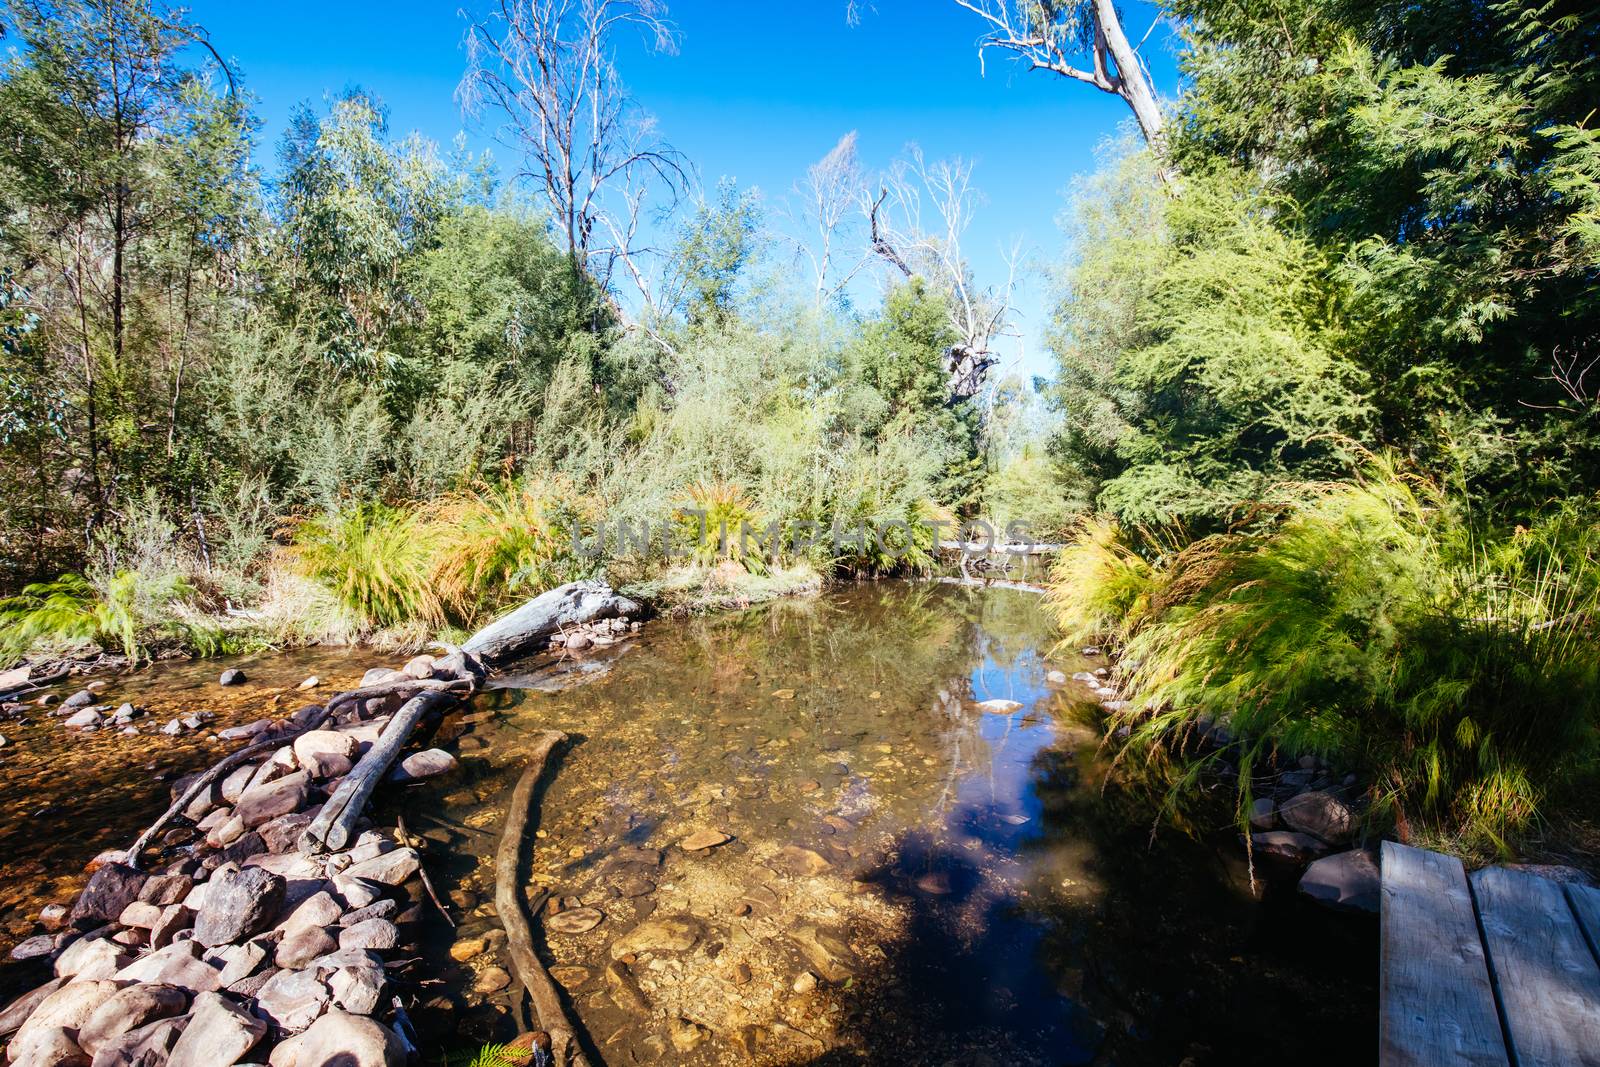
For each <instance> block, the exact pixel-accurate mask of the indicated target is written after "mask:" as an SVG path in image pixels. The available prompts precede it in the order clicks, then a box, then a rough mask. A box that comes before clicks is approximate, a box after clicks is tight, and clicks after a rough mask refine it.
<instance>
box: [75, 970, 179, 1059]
mask: <svg viewBox="0 0 1600 1067" xmlns="http://www.w3.org/2000/svg"><path fill="white" fill-rule="evenodd" d="M188 1010H189V994H188V993H187V992H186V991H184V990H182V989H179V988H178V987H177V986H171V985H161V984H159V983H151V984H141V985H132V986H129V987H127V988H126V989H120V990H118V991H117V992H116V993H115V994H114V995H112V996H111V997H110V998H108V999H107V1000H106V1001H105V1002H104V1003H103V1004H101V1005H100V1006H99V1007H97V1008H95V1010H94V1012H93V1014H91V1015H90V1016H89V1018H88V1019H86V1020H85V1021H84V1024H83V1026H82V1028H81V1029H80V1030H79V1031H78V1044H79V1045H80V1046H81V1047H82V1048H83V1050H84V1051H85V1052H87V1053H88V1054H89V1055H91V1056H93V1055H94V1054H95V1053H97V1052H99V1051H100V1050H101V1049H102V1048H104V1047H105V1046H106V1045H109V1044H111V1043H112V1042H113V1041H115V1040H116V1039H117V1038H119V1037H121V1036H122V1035H123V1034H125V1033H127V1032H128V1031H130V1030H137V1029H138V1028H139V1027H141V1026H145V1025H147V1024H149V1023H152V1022H154V1021H155V1020H157V1019H168V1018H172V1017H173V1016H176V1015H182V1014H183V1013H184V1012H186V1011H188Z"/></svg>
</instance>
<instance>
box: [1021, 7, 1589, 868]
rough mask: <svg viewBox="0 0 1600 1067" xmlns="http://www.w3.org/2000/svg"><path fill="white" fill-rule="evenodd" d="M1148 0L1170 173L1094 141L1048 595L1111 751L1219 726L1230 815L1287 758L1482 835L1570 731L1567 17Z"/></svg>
mask: <svg viewBox="0 0 1600 1067" xmlns="http://www.w3.org/2000/svg"><path fill="white" fill-rule="evenodd" d="M1172 9H1173V12H1174V14H1176V15H1177V16H1179V18H1180V19H1181V20H1182V25H1183V26H1184V32H1185V43H1186V49H1185V53H1184V66H1185V69H1186V71H1187V73H1188V75H1189V77H1190V79H1191V81H1190V84H1189V87H1188V90H1187V92H1186V93H1185V95H1184V97H1183V99H1182V100H1181V102H1180V104H1179V107H1178V109H1177V114H1176V119H1177V121H1176V122H1175V123H1173V125H1172V128H1171V131H1170V136H1169V139H1168V141H1167V144H1166V151H1167V158H1166V159H1165V160H1164V167H1163V170H1164V176H1165V178H1166V180H1165V181H1163V180H1162V178H1161V177H1160V176H1158V174H1157V169H1158V168H1157V165H1156V163H1155V162H1154V161H1153V160H1152V159H1151V157H1150V155H1149V153H1148V152H1147V151H1139V150H1135V149H1134V148H1133V147H1132V146H1130V145H1128V144H1122V145H1120V146H1117V149H1116V151H1115V152H1114V153H1113V156H1112V160H1111V162H1110V164H1109V165H1108V166H1107V167H1106V168H1105V169H1104V170H1102V171H1101V173H1099V174H1098V175H1096V176H1095V177H1094V178H1092V179H1090V180H1089V181H1087V182H1086V183H1084V184H1083V185H1082V186H1080V188H1079V190H1078V192H1077V195H1076V197H1075V202H1074V208H1073V211H1072V213H1071V225H1072V230H1073V234H1074V236H1075V238H1076V241H1075V246H1074V247H1075V254H1074V258H1073V260H1072V261H1071V262H1070V263H1069V264H1068V266H1067V269H1066V271H1065V272H1064V275H1063V278H1062V281H1063V287H1062V299H1061V300H1060V302H1059V304H1058V308H1057V314H1056V321H1055V329H1054V334H1053V348H1054V351H1055V353H1056V355H1057V357H1058V360H1059V363H1060V368H1061V373H1060V376H1059V379H1058V380H1057V382H1056V383H1055V384H1054V386H1053V393H1052V395H1053V398H1054V400H1055V402H1056V404H1057V405H1058V407H1059V408H1060V409H1061V410H1062V411H1063V412H1064V413H1065V416H1066V417H1065V419H1064V420H1063V423H1062V432H1061V433H1060V434H1059V435H1058V436H1057V438H1056V439H1055V442H1054V450H1055V453H1056V455H1057V457H1058V458H1059V459H1060V460H1061V461H1062V462H1063V464H1064V466H1065V467H1066V468H1067V469H1069V470H1070V471H1072V472H1073V475H1074V482H1073V484H1074V486H1075V487H1076V488H1077V489H1078V490H1079V491H1080V492H1081V493H1083V494H1084V495H1085V496H1086V497H1088V498H1089V499H1090V500H1091V501H1092V502H1093V504H1094V506H1095V507H1096V508H1097V509H1098V510H1100V511H1101V512H1103V513H1104V517H1103V518H1100V519H1097V520H1094V521H1091V522H1087V523H1085V524H1084V525H1083V526H1082V527H1081V528H1080V529H1079V531H1078V532H1077V533H1076V535H1075V536H1074V538H1073V544H1072V548H1071V549H1070V550H1069V551H1068V552H1067V553H1066V554H1065V556H1064V557H1063V558H1062V560H1061V561H1060V563H1059V565H1058V567H1057V570H1056V574H1055V592H1054V596H1053V601H1052V602H1053V604H1054V605H1055V609H1056V611H1057V612H1058V615H1059V618H1060V620H1061V622H1062V623H1063V625H1064V627H1065V628H1066V629H1067V631H1068V633H1069V634H1071V635H1072V636H1073V637H1074V638H1081V639H1088V638H1090V637H1091V636H1092V637H1094V638H1096V639H1100V638H1104V639H1106V640H1110V641H1112V642H1115V643H1117V644H1118V645H1119V646H1121V647H1122V649H1123V652H1124V655H1125V663H1126V665H1127V670H1126V674H1125V679H1124V681H1125V685H1126V686H1127V688H1128V690H1129V696H1130V697H1131V699H1132V706H1131V707H1130V708H1129V709H1128V710H1126V711H1124V712H1122V713H1120V714H1119V716H1118V718H1119V720H1120V722H1121V723H1123V724H1125V725H1127V726H1128V727H1129V729H1130V730H1131V735H1132V740H1133V742H1134V748H1135V750H1136V751H1139V752H1142V753H1144V754H1145V755H1146V756H1151V755H1153V754H1158V758H1165V756H1166V755H1167V754H1170V753H1171V752H1173V751H1174V750H1181V749H1183V748H1184V747H1185V745H1186V744H1187V742H1188V739H1189V738H1191V737H1192V735H1193V732H1194V731H1195V730H1196V728H1197V725H1199V724H1204V723H1210V722H1224V723H1226V724H1228V727H1229V729H1230V730H1231V731H1232V733H1233V734H1234V735H1235V736H1238V737H1241V738H1243V739H1244V740H1243V742H1242V744H1243V745H1244V755H1245V760H1244V767H1243V768H1242V770H1243V771H1244V772H1246V773H1244V774H1242V775H1241V780H1242V781H1243V782H1244V784H1245V789H1244V790H1243V796H1244V798H1245V799H1246V800H1248V798H1249V795H1250V790H1249V774H1248V772H1249V770H1250V769H1251V767H1252V766H1257V767H1259V766H1264V765H1265V764H1266V763H1268V762H1269V761H1270V760H1271V759H1272V758H1273V757H1275V756H1282V755H1288V756H1290V757H1294V756H1298V755H1300V754H1304V753H1315V754H1318V755H1322V756H1327V757H1331V758H1335V759H1338V760H1340V761H1342V762H1343V763H1344V764H1345V765H1346V766H1348V767H1352V768H1355V769H1359V770H1360V771H1362V772H1363V774H1364V775H1365V779H1364V780H1365V781H1366V782H1367V783H1368V784H1369V786H1370V790H1369V793H1368V799H1369V800H1370V801H1372V806H1371V809H1370V810H1371V813H1372V815H1373V816H1374V818H1381V817H1383V816H1394V817H1396V818H1399V819H1401V820H1402V821H1405V820H1408V819H1409V820H1410V825H1411V826H1412V827H1413V829H1418V828H1420V829H1425V830H1427V831H1429V832H1433V833H1436V834H1440V835H1443V836H1444V837H1446V838H1455V839H1456V840H1458V841H1459V842H1460V843H1463V844H1483V843H1485V842H1487V843H1491V844H1495V845H1498V846H1499V847H1504V845H1505V842H1506V841H1507V836H1508V834H1510V833H1512V832H1515V831H1518V830H1521V829H1525V828H1527V827H1528V826H1530V825H1532V824H1533V823H1534V821H1535V820H1536V818H1537V816H1538V813H1539V811H1540V808H1541V805H1542V804H1545V803H1547V802H1548V801H1549V799H1550V797H1551V796H1552V794H1553V793H1555V792H1559V790H1560V789H1561V787H1562V786H1563V785H1567V784H1570V783H1572V782H1573V781H1574V780H1575V778H1578V777H1581V776H1582V775H1584V774H1590V773H1592V772H1593V770H1594V768H1595V757H1596V748H1595V742H1596V737H1597V730H1600V703H1597V702H1596V701H1595V700H1594V699H1593V693H1594V692H1595V686H1596V681H1597V679H1600V640H1597V638H1600V634H1597V626H1600V603H1597V601H1596V589H1597V585H1596V575H1597V574H1600V557H1597V555H1596V550H1597V544H1600V534H1597V526H1596V516H1597V513H1600V508H1597V498H1596V491H1597V490H1600V375H1597V374H1596V373H1595V368H1596V361H1597V359H1600V348H1597V347H1596V344H1597V338H1600V285H1597V281H1600V276H1597V275H1600V261H1597V259H1596V257H1595V244H1594V236H1595V232H1596V231H1595V221H1596V218H1597V215H1596V209H1597V206H1600V200H1597V198H1596V197H1597V193H1600V184H1597V183H1596V175H1597V171H1596V159H1597V157H1596V154H1595V153H1596V141H1595V138H1594V133H1593V131H1592V129H1591V128H1590V127H1591V126H1592V123H1593V119H1594V111H1593V108H1594V102H1595V101H1596V100H1597V99H1600V47H1597V46H1600V12H1597V11H1596V10H1595V9H1594V8H1593V6H1592V5H1583V4H1577V3H1561V2H1559V0H1558V2H1548V0H1536V2H1518V0H1509V2H1497V3H1484V2H1480V0H1469V2H1460V3H1456V2H1451V0H1446V2H1442V3H1434V4H1427V5H1420V6H1419V5H1406V4H1397V3H1386V2H1378V3H1365V2H1363V3H1351V2H1347V0H1296V2H1291V3H1288V4H1282V3H1272V4H1265V3H1254V2H1250V0H1245V2H1236V0H1177V2H1175V3H1174V4H1173V5H1172ZM1176 780H1177V781H1178V782H1179V784H1180V785H1189V784H1194V783H1195V782H1197V781H1199V780H1200V778H1199V777H1198V775H1197V768H1195V767H1193V766H1188V767H1185V768H1184V769H1183V770H1182V771H1181V772H1180V774H1179V775H1178V778H1177V779H1176ZM1241 810H1243V809H1241Z"/></svg>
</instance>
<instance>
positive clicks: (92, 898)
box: [72, 862, 150, 926]
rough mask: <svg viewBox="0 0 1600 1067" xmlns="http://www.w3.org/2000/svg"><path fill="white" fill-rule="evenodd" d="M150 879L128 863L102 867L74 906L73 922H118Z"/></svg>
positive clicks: (85, 887)
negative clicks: (124, 910) (123, 911)
mask: <svg viewBox="0 0 1600 1067" xmlns="http://www.w3.org/2000/svg"><path fill="white" fill-rule="evenodd" d="M149 877H150V876H149V875H147V874H145V873H144V872H143V871H140V870H135V869H134V868H132V867H130V866H128V865H127V864H126V863H116V862H112V863H105V864H102V865H101V866H100V869H99V870H97V871H95V872H94V874H93V875H91V876H90V878H89V884H88V885H86V886H84V889H83V892H82V893H80V894H79V895H78V900H77V903H75V904H73V906H72V922H73V923H75V924H77V925H79V926H98V925H99V924H101V923H109V922H115V921H116V920H117V918H118V917H119V916H121V915H122V909H123V908H126V907H127V906H128V905H129V904H132V903H133V902H134V901H135V900H138V899H139V891H140V890H141V889H143V888H144V883H145V882H146V881H147V880H148V879H149Z"/></svg>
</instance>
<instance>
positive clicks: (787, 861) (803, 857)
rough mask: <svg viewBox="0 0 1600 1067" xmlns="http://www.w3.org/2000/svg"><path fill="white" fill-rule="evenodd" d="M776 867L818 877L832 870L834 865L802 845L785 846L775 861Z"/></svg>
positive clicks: (779, 851)
mask: <svg viewBox="0 0 1600 1067" xmlns="http://www.w3.org/2000/svg"><path fill="white" fill-rule="evenodd" d="M773 863H774V865H775V866H777V867H779V868H781V869H783V870H787V871H789V872H791V873H793V874H799V875H806V876H813V877H814V876H816V875H819V874H821V873H822V872H823V871H826V870H828V869H830V868H831V867H832V866H833V864H832V863H830V862H829V861H828V860H827V859H826V858H824V857H823V856H822V854H821V853H819V852H814V851H812V850H811V849H809V848H803V847H801V846H800V845H785V846H784V847H783V848H781V849H779V850H778V854H777V856H776V857H774V859H773Z"/></svg>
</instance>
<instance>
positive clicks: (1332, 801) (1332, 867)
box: [1072, 648, 1381, 915]
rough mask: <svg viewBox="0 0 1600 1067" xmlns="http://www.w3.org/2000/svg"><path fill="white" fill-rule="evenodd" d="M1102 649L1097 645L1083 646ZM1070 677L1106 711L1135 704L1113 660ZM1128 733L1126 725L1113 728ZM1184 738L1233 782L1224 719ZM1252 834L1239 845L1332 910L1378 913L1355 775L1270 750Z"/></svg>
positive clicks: (1253, 785)
mask: <svg viewBox="0 0 1600 1067" xmlns="http://www.w3.org/2000/svg"><path fill="white" fill-rule="evenodd" d="M1084 653H1085V654H1086V655H1100V654H1101V650H1100V649H1098V648H1088V649H1084ZM1072 680H1073V681H1074V682H1076V683H1078V685H1080V686H1081V687H1083V689H1085V690H1087V691H1088V692H1089V693H1091V694H1092V695H1093V696H1094V697H1095V698H1096V699H1098V700H1099V702H1100V706H1101V707H1102V708H1103V709H1104V710H1105V711H1107V712H1109V713H1111V714H1112V715H1126V714H1128V713H1130V712H1132V711H1134V710H1135V709H1134V708H1133V704H1132V703H1131V702H1130V701H1129V700H1128V699H1127V694H1125V693H1124V692H1122V690H1121V689H1120V688H1119V686H1118V684H1117V671H1116V668H1115V667H1097V668H1096V669H1095V670H1093V671H1080V672H1078V673H1077V674H1074V675H1073V677H1072ZM1114 729H1115V731H1116V732H1117V733H1118V735H1119V736H1121V737H1126V736H1128V732H1129V730H1130V727H1129V726H1127V725H1126V724H1123V725H1120V726H1116V727H1114ZM1190 744H1191V745H1192V746H1193V747H1194V748H1195V749H1197V750H1198V751H1200V752H1204V753H1206V754H1208V755H1211V756H1214V757H1216V758H1217V760H1218V761H1219V770H1218V772H1217V773H1218V774H1219V775H1220V776H1221V777H1222V778H1224V779H1226V780H1228V781H1229V782H1231V783H1233V784H1235V785H1237V784H1238V782H1239V774H1240V768H1239V762H1238V759H1237V752H1238V739H1237V738H1235V737H1233V736H1232V734H1231V732H1230V731H1229V729H1228V727H1227V725H1226V724H1225V723H1217V722H1213V721H1211V720H1209V719H1203V720H1201V721H1200V722H1199V723H1198V724H1197V727H1196V729H1195V732H1194V736H1193V738H1192V741H1191V742H1190ZM1250 790H1251V795H1252V796H1253V797H1254V798H1255V799H1254V800H1253V801H1252V803H1251V809H1250V833H1249V834H1248V835H1247V836H1244V837H1242V839H1241V845H1242V846H1243V847H1244V848H1245V849H1246V850H1247V851H1248V853H1249V855H1250V857H1251V860H1252V862H1262V863H1266V864H1270V865H1273V866H1274V867H1275V868H1277V871H1278V873H1283V872H1287V873H1288V874H1290V875H1295V876H1297V878H1298V882H1297V885H1298V889H1299V892H1300V893H1301V894H1302V895H1304V896H1305V897H1307V898H1308V899H1310V900H1312V901H1315V902H1316V903H1318V904H1321V905H1323V906H1326V907H1329V908H1333V909H1335V910H1338V911H1347V912H1359V913H1363V914H1370V915H1376V914H1377V913H1378V907H1379V891H1380V888H1381V879H1380V878H1379V873H1378V860H1377V847H1378V841H1377V839H1376V838H1370V837H1369V835H1368V834H1367V833H1366V832H1365V831H1364V828H1363V826H1362V823H1361V814H1362V811H1363V808H1364V800H1363V794H1364V792H1365V790H1364V787H1363V786H1362V785H1361V783H1360V781H1359V779H1358V778H1357V776H1356V775H1354V774H1350V773H1340V772H1339V771H1337V770H1336V769H1335V768H1334V767H1333V766H1332V765H1331V764H1329V763H1328V762H1327V761H1325V760H1322V759H1320V758H1318V757H1316V756H1312V755H1306V756H1298V757H1296V756H1293V755H1290V754H1281V755H1279V754H1275V755H1274V757H1273V759H1272V760H1271V761H1269V762H1268V763H1267V764H1266V765H1265V766H1262V765H1260V764H1258V765H1257V766H1256V767H1255V768H1254V769H1253V770H1252V780H1251V782H1250Z"/></svg>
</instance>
